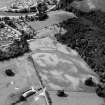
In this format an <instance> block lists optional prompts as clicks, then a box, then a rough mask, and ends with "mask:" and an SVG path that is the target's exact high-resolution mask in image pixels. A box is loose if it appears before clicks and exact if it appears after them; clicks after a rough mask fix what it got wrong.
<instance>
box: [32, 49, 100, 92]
mask: <svg viewBox="0 0 105 105" xmlns="http://www.w3.org/2000/svg"><path fill="white" fill-rule="evenodd" d="M32 57H33V59H34V62H36V63H38V65H39V67H38V71H39V74H40V76H41V77H42V80H43V82H44V84H45V86H47V87H48V90H50V89H52V90H57V89H64V90H69V91H85V92H94V88H89V87H87V86H85V85H84V80H85V79H86V78H88V77H91V76H92V77H93V78H94V79H95V80H96V81H98V79H97V76H96V74H95V73H93V72H92V71H91V70H90V69H89V68H88V66H87V65H86V64H85V62H84V61H83V60H82V59H81V58H80V57H79V56H78V57H74V56H73V57H72V55H70V54H68V55H67V54H63V53H61V52H59V51H56V50H55V51H54V50H51V51H50V50H45V51H44V50H39V51H38V50H36V53H35V54H33V55H32ZM36 66H37V65H36Z"/></svg>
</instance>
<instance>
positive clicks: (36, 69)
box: [29, 56, 50, 105]
mask: <svg viewBox="0 0 105 105" xmlns="http://www.w3.org/2000/svg"><path fill="white" fill-rule="evenodd" d="M29 58H30V60H31V62H32V64H33V66H34V69H35V72H36V74H37V77H38V79H39V83H40V86H41V87H42V89H43V90H44V88H45V86H44V84H43V81H42V79H41V77H40V75H39V72H38V69H39V67H38V65H37V63H35V62H34V60H33V58H32V57H31V56H29ZM46 91H47V90H45V95H44V96H45V102H46V105H50V103H49V99H48V97H47V94H46Z"/></svg>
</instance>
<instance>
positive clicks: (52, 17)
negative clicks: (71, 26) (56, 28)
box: [28, 10, 75, 30]
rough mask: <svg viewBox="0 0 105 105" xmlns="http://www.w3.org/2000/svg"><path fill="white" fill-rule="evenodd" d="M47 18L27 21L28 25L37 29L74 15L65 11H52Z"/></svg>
mask: <svg viewBox="0 0 105 105" xmlns="http://www.w3.org/2000/svg"><path fill="white" fill-rule="evenodd" d="M48 16H49V17H48V19H46V20H44V21H33V22H28V24H29V25H31V26H32V27H33V28H34V29H35V30H39V29H41V28H44V27H47V26H50V25H53V24H58V23H60V22H62V21H64V20H67V19H69V18H73V17H75V15H74V14H72V13H69V12H65V11H62V10H60V11H52V12H50V13H49V14H48Z"/></svg>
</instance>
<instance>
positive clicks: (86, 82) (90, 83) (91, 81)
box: [85, 77, 96, 87]
mask: <svg viewBox="0 0 105 105" xmlns="http://www.w3.org/2000/svg"><path fill="white" fill-rule="evenodd" d="M85 85H86V86H90V87H94V86H96V84H95V83H94V82H93V80H92V77H90V78H88V79H87V80H85Z"/></svg>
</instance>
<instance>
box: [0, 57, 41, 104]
mask: <svg viewBox="0 0 105 105" xmlns="http://www.w3.org/2000/svg"><path fill="white" fill-rule="evenodd" d="M6 69H12V71H13V72H14V73H15V76H14V77H9V76H7V75H6V74H5V70H6ZM32 85H33V86H34V87H36V88H40V85H39V81H38V78H37V76H36V74H35V71H34V68H33V66H32V64H30V62H28V61H27V58H25V57H21V58H18V59H13V60H10V61H5V62H0V94H1V95H0V103H1V105H11V103H12V102H15V101H17V100H18V98H19V95H21V93H22V92H24V91H25V90H27V89H29V87H30V86H32ZM12 94H15V97H10V96H11V95H12ZM24 105H27V104H26V103H24ZM30 105H31V104H30Z"/></svg>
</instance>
